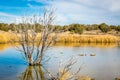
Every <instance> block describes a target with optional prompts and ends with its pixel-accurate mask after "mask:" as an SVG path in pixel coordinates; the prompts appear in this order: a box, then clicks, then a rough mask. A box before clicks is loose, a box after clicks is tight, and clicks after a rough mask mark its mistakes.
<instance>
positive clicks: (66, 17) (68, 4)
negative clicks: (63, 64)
mask: <svg viewBox="0 0 120 80" xmlns="http://www.w3.org/2000/svg"><path fill="white" fill-rule="evenodd" d="M119 4H120V0H0V22H4V23H13V22H15V19H16V18H21V17H22V16H25V15H27V16H29V15H33V14H35V13H38V12H40V11H41V10H40V9H41V8H43V7H51V6H52V7H54V8H55V9H57V10H56V13H55V15H56V16H57V18H56V24H60V25H65V24H71V23H80V24H100V23H103V22H105V23H107V24H110V25H111V24H112V25H120V6H119Z"/></svg>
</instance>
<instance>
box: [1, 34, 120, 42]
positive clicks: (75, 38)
mask: <svg viewBox="0 0 120 80" xmlns="http://www.w3.org/2000/svg"><path fill="white" fill-rule="evenodd" d="M12 39H15V40H17V39H16V36H15V34H12V33H10V32H0V43H1V44H2V43H10V42H11V40H12ZM119 41H120V38H119V37H118V36H113V35H79V34H69V33H60V34H58V38H57V43H118V42H119Z"/></svg>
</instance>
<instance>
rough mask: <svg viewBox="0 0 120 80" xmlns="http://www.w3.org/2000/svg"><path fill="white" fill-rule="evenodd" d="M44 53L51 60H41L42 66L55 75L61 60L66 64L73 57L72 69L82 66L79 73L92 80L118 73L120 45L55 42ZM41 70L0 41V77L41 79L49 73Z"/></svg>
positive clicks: (1, 79)
mask: <svg viewBox="0 0 120 80" xmlns="http://www.w3.org/2000/svg"><path fill="white" fill-rule="evenodd" d="M80 54H86V56H80ZM90 54H95V56H90ZM46 57H47V58H50V60H49V61H46V60H44V61H43V66H44V67H45V68H46V69H47V70H48V71H49V72H51V73H52V74H53V75H54V76H55V75H56V74H57V72H58V65H59V63H60V61H62V63H64V64H66V63H67V60H69V59H70V58H71V57H74V59H76V60H77V62H76V64H75V65H73V68H72V70H71V73H72V72H75V71H77V69H78V68H79V67H81V70H80V72H79V75H81V76H82V75H83V76H89V77H91V78H95V80H115V78H116V77H120V46H117V45H114V44H112V45H111V44H104V45H103V44H97V45H95V44H94V45H88V44H87V45H81V44H77V45H76V44H75V45H74V44H72V45H67V44H66V45H61V46H60V45H59V46H57V45H56V46H54V47H53V48H50V49H49V50H48V51H47V52H46ZM44 72H45V70H44V69H43V68H41V67H28V65H27V63H26V62H25V60H24V59H23V57H22V55H21V53H19V52H18V51H16V49H15V48H14V47H12V46H10V45H7V44H6V45H0V80H30V78H31V80H40V79H42V80H43V79H44V77H48V75H47V74H43V73H44ZM30 73H32V74H30ZM25 75H27V77H26V78H24V76H25ZM40 75H41V76H40ZM31 76H32V77H33V79H32V77H31Z"/></svg>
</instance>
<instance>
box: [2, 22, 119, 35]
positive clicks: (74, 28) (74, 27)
mask: <svg viewBox="0 0 120 80" xmlns="http://www.w3.org/2000/svg"><path fill="white" fill-rule="evenodd" d="M15 25H16V24H14V23H12V24H5V23H0V30H2V31H8V30H12V31H14V30H15ZM23 25H25V24H21V23H20V24H17V26H18V27H19V26H21V28H22V26H23ZM27 26H28V27H35V30H36V32H40V31H41V29H42V25H40V24H38V23H36V24H27ZM54 26H55V28H54V31H64V32H66V31H70V32H71V33H78V34H82V33H83V31H84V30H86V31H91V30H101V32H103V33H107V32H108V31H111V30H114V31H118V32H120V25H118V26H115V25H107V24H106V23H101V24H92V25H85V24H70V25H64V26H61V25H54Z"/></svg>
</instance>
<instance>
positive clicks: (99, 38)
mask: <svg viewBox="0 0 120 80" xmlns="http://www.w3.org/2000/svg"><path fill="white" fill-rule="evenodd" d="M57 41H58V42H65V43H69V42H70V43H71V42H73V43H117V42H118V41H119V38H118V37H117V36H113V35H77V34H64V35H62V34H59V37H58V40H57Z"/></svg>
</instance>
